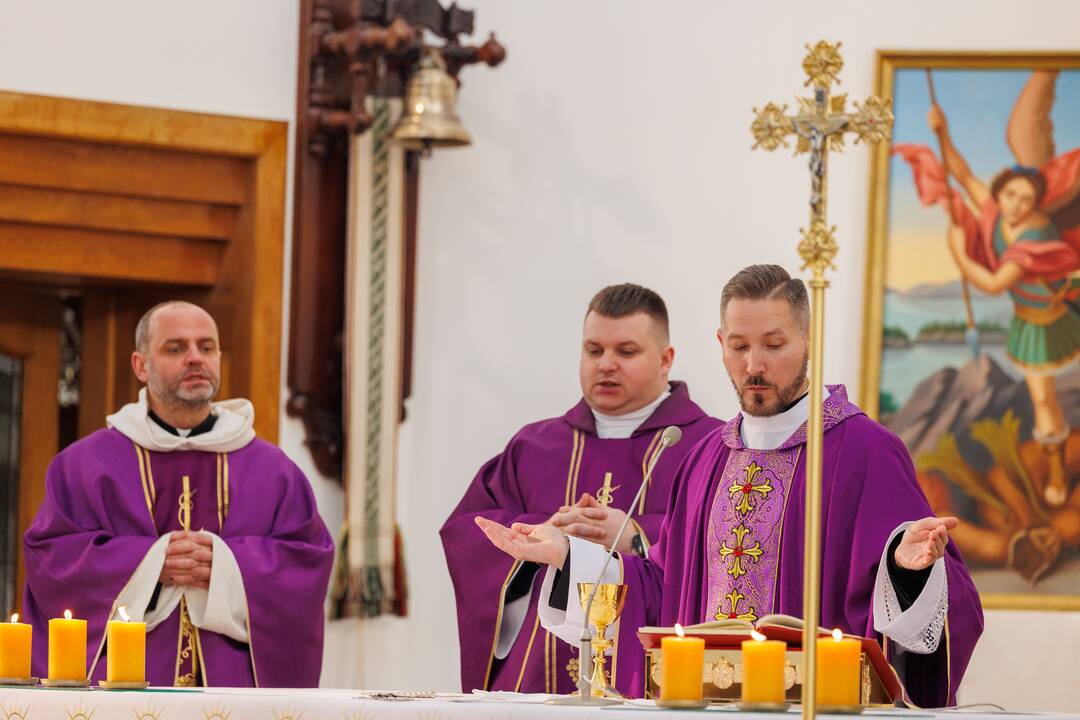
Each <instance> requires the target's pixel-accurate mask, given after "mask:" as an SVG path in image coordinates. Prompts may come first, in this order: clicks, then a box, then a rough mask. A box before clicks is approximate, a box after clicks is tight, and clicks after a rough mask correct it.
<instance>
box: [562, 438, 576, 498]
mask: <svg viewBox="0 0 1080 720" xmlns="http://www.w3.org/2000/svg"><path fill="white" fill-rule="evenodd" d="M579 434H580V433H579V432H578V429H577V428H574V433H573V435H571V437H570V466H569V468H568V469H567V471H566V497H565V499H564V500H563V505H572V504H573V501H571V500H570V491H571V489H572V488H573V487H574V463H575V462H577V455H578V435H579Z"/></svg>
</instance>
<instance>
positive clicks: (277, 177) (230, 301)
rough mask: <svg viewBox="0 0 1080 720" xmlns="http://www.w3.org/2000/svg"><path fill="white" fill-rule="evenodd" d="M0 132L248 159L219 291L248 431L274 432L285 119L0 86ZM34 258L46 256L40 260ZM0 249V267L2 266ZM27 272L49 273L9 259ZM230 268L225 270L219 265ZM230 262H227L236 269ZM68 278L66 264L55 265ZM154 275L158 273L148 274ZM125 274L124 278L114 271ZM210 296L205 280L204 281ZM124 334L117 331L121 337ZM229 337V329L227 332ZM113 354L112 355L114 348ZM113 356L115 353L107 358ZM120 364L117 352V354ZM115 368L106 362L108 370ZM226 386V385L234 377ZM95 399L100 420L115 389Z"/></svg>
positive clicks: (271, 435)
mask: <svg viewBox="0 0 1080 720" xmlns="http://www.w3.org/2000/svg"><path fill="white" fill-rule="evenodd" d="M0 135H25V136H35V137H44V138H57V139H67V140H77V141H85V142H91V143H102V144H114V145H120V146H136V147H137V146H142V147H147V148H158V149H165V150H174V151H190V152H197V153H204V154H211V155H221V156H228V157H233V158H244V159H248V160H250V161H252V166H253V175H252V178H251V181H250V183H249V188H250V190H249V192H250V194H251V197H250V198H249V199H250V203H249V208H250V212H245V213H244V216H243V221H242V222H241V223H239V225H240V226H239V227H238V228H237V238H238V243H237V244H238V246H239V247H238V250H237V252H238V256H237V257H239V258H240V259H239V260H234V264H236V265H239V266H240V267H242V268H243V271H244V277H243V278H242V279H237V288H238V289H230V291H229V292H228V293H227V294H225V296H224V297H221V298H220V299H219V302H220V303H221V304H222V305H223V306H228V307H230V308H236V309H237V310H236V312H237V315H236V318H237V321H235V322H232V323H231V326H232V328H233V332H234V333H243V338H242V342H240V341H239V340H237V343H236V344H237V345H238V346H240V347H242V348H243V351H242V353H241V354H240V355H239V357H238V359H237V360H236V365H234V368H235V370H236V371H237V374H238V376H239V377H242V378H243V379H244V382H243V384H242V388H243V389H244V390H246V393H245V394H246V395H247V397H248V398H249V399H250V400H251V401H252V402H253V403H254V405H255V408H256V415H255V430H256V432H257V433H258V435H259V436H260V437H262V438H264V439H266V440H268V441H270V442H276V441H277V437H278V418H279V410H280V406H279V403H280V392H281V333H282V327H281V324H282V296H283V262H284V256H283V251H284V229H285V167H286V160H287V145H288V124H287V123H285V122H280V121H270V120H257V119H249V118H238V117H227V116H218V115H206V114H200V113H190V112H182V111H174V110H163V109H156V108H145V107H133V106H127V105H116V104H111V103H100V102H91V101H84V100H71V99H66V98H54V97H44V96H38V95H29V94H24V93H9V92H0ZM35 262H41V263H46V264H47V262H48V259H47V258H46V259H42V260H40V261H38V260H35ZM2 266H3V259H2V258H0V269H5V268H3V267H2ZM13 269H14V271H15V272H16V273H17V274H18V273H25V275H26V277H27V278H28V279H30V280H32V281H33V280H38V281H40V280H41V279H42V278H43V277H44V279H45V281H46V282H48V275H49V273H50V268H49V267H47V266H46V265H43V266H42V267H36V266H30V265H24V266H22V267H15V268H13ZM227 270H229V269H227ZM237 270H238V268H237V267H233V268H231V271H232V272H234V273H235V272H237ZM60 274H63V275H64V277H67V278H70V277H71V272H70V269H65V270H64V271H63V272H62V273H60ZM149 280H151V281H155V280H156V281H158V282H160V279H159V278H155V279H149ZM123 281H124V282H129V281H131V279H130V278H125V279H123ZM209 290H210V293H211V295H213V289H212V288H209ZM125 340H126V338H125ZM234 340H236V338H234ZM114 355H116V356H119V355H120V353H119V352H116V353H114ZM116 360H117V362H120V358H119V357H116ZM123 364H125V365H126V357H124V358H123ZM116 369H117V368H112V370H116ZM234 385H235V384H234ZM100 395H101V398H100V399H101V401H102V403H103V404H102V405H101V406H98V407H94V408H88V412H93V413H94V414H95V416H100V418H101V421H102V422H103V420H104V415H105V414H107V413H108V412H113V411H115V409H116V407H115V400H116V398H114V397H105V394H104V393H101V394H100Z"/></svg>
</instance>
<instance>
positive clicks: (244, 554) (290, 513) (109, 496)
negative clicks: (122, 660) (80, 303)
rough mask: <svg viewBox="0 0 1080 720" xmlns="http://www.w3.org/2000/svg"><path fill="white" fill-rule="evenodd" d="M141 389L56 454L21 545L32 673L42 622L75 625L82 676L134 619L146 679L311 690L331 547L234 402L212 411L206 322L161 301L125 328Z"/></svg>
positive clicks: (276, 457) (303, 497)
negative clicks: (82, 638)
mask: <svg viewBox="0 0 1080 720" xmlns="http://www.w3.org/2000/svg"><path fill="white" fill-rule="evenodd" d="M136 348H137V349H136V351H135V353H134V354H133V357H132V365H133V368H134V370H135V373H136V375H137V376H138V377H139V379H140V380H141V381H142V382H144V383H145V384H146V386H147V387H146V388H143V390H142V391H140V393H139V401H138V402H136V403H131V404H129V405H126V406H124V407H123V408H122V409H121V410H120V411H119V412H117V413H116V414H115V415H111V416H109V418H108V420H107V425H108V429H105V430H98V431H97V432H95V433H93V434H91V435H90V436H88V437H86V438H84V439H82V440H80V441H78V442H76V443H74V444H72V445H71V446H70V447H68V448H66V449H65V450H63V451H62V452H61V453H60V454H59V455H58V456H57V457H56V458H55V459H54V460H53V462H52V464H51V465H50V467H49V470H48V475H47V477H46V497H45V501H44V503H43V504H42V506H41V508H40V510H39V511H38V514H37V516H36V517H35V519H34V522H33V524H32V525H31V527H30V528H29V530H27V532H26V535H25V537H24V546H25V552H26V567H27V584H26V591H25V595H24V599H23V612H24V616H25V618H26V621H27V622H29V623H31V624H32V625H33V627H34V630H33V633H34V643H33V670H34V673H35V675H38V676H41V677H44V676H45V673H46V672H47V669H46V668H47V656H48V630H47V628H48V620H49V618H54V617H63V613H64V610H65V609H70V610H71V611H72V613H73V614H74V616H75V617H78V618H83V619H85V620H86V621H87V669H88V670H87V671H88V676H89V677H90V679H91V682H94V683H96V682H97V681H98V680H101V679H104V678H105V671H106V663H107V657H108V653H109V647H108V645H107V644H106V642H105V641H106V636H105V627H106V622H108V621H109V620H114V619H117V618H118V613H119V609H120V608H121V607H124V608H126V612H127V613H128V615H129V616H130V617H131V619H132V620H136V621H145V622H146V624H147V631H148V634H147V639H146V678H147V680H148V681H150V683H151V684H153V685H159V686H160V685H165V686H169V685H179V686H192V685H206V686H210V685H216V686H240V687H243V686H264V687H266V686H281V687H313V686H315V685H317V684H318V680H319V672H320V669H321V666H322V642H323V601H324V599H325V597H326V588H327V583H328V581H329V575H330V568H331V564H332V558H333V544H332V542H331V539H330V536H329V533H328V532H327V530H326V527H325V525H324V524H323V522H322V520H321V519H320V517H319V515H318V512H317V511H316V507H315V502H314V497H313V495H312V492H311V486H310V484H309V483H308V481H307V478H305V477H304V475H303V473H302V472H301V471H300V470H299V469H298V468H297V467H296V466H295V465H294V464H293V463H292V462H291V461H290V460H289V459H288V458H287V457H286V456H285V454H284V453H282V452H281V450H279V449H278V448H277V447H275V446H273V445H271V444H269V443H267V442H264V441H263V440H260V439H258V438H257V437H255V432H254V430H253V428H252V423H253V420H254V410H253V408H252V406H251V403H250V402H248V401H247V400H228V401H224V402H219V403H214V402H212V400H213V397H214V395H215V394H216V392H217V388H218V385H219V378H220V374H219V367H220V365H219V363H220V349H219V345H218V335H217V327H216V325H215V324H214V321H213V319H212V318H211V317H210V316H209V315H208V314H207V313H206V312H205V311H203V310H202V309H201V308H198V307H196V306H194V305H190V304H188V303H179V302H171V303H163V304H161V305H158V306H155V307H154V308H152V309H151V310H150V311H148V312H147V313H146V315H144V316H143V319H142V320H141V321H140V322H139V325H138V328H137V330H136Z"/></svg>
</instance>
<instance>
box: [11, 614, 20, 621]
mask: <svg viewBox="0 0 1080 720" xmlns="http://www.w3.org/2000/svg"><path fill="white" fill-rule="evenodd" d="M11 622H13V623H17V622H19V613H12V614H11Z"/></svg>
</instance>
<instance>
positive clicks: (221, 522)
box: [215, 453, 225, 531]
mask: <svg viewBox="0 0 1080 720" xmlns="http://www.w3.org/2000/svg"><path fill="white" fill-rule="evenodd" d="M215 460H216V461H217V473H216V481H215V482H216V485H217V525H218V530H219V531H220V530H221V528H222V526H223V525H224V524H225V518H223V517H222V516H221V453H218V454H217V456H216V457H215Z"/></svg>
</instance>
